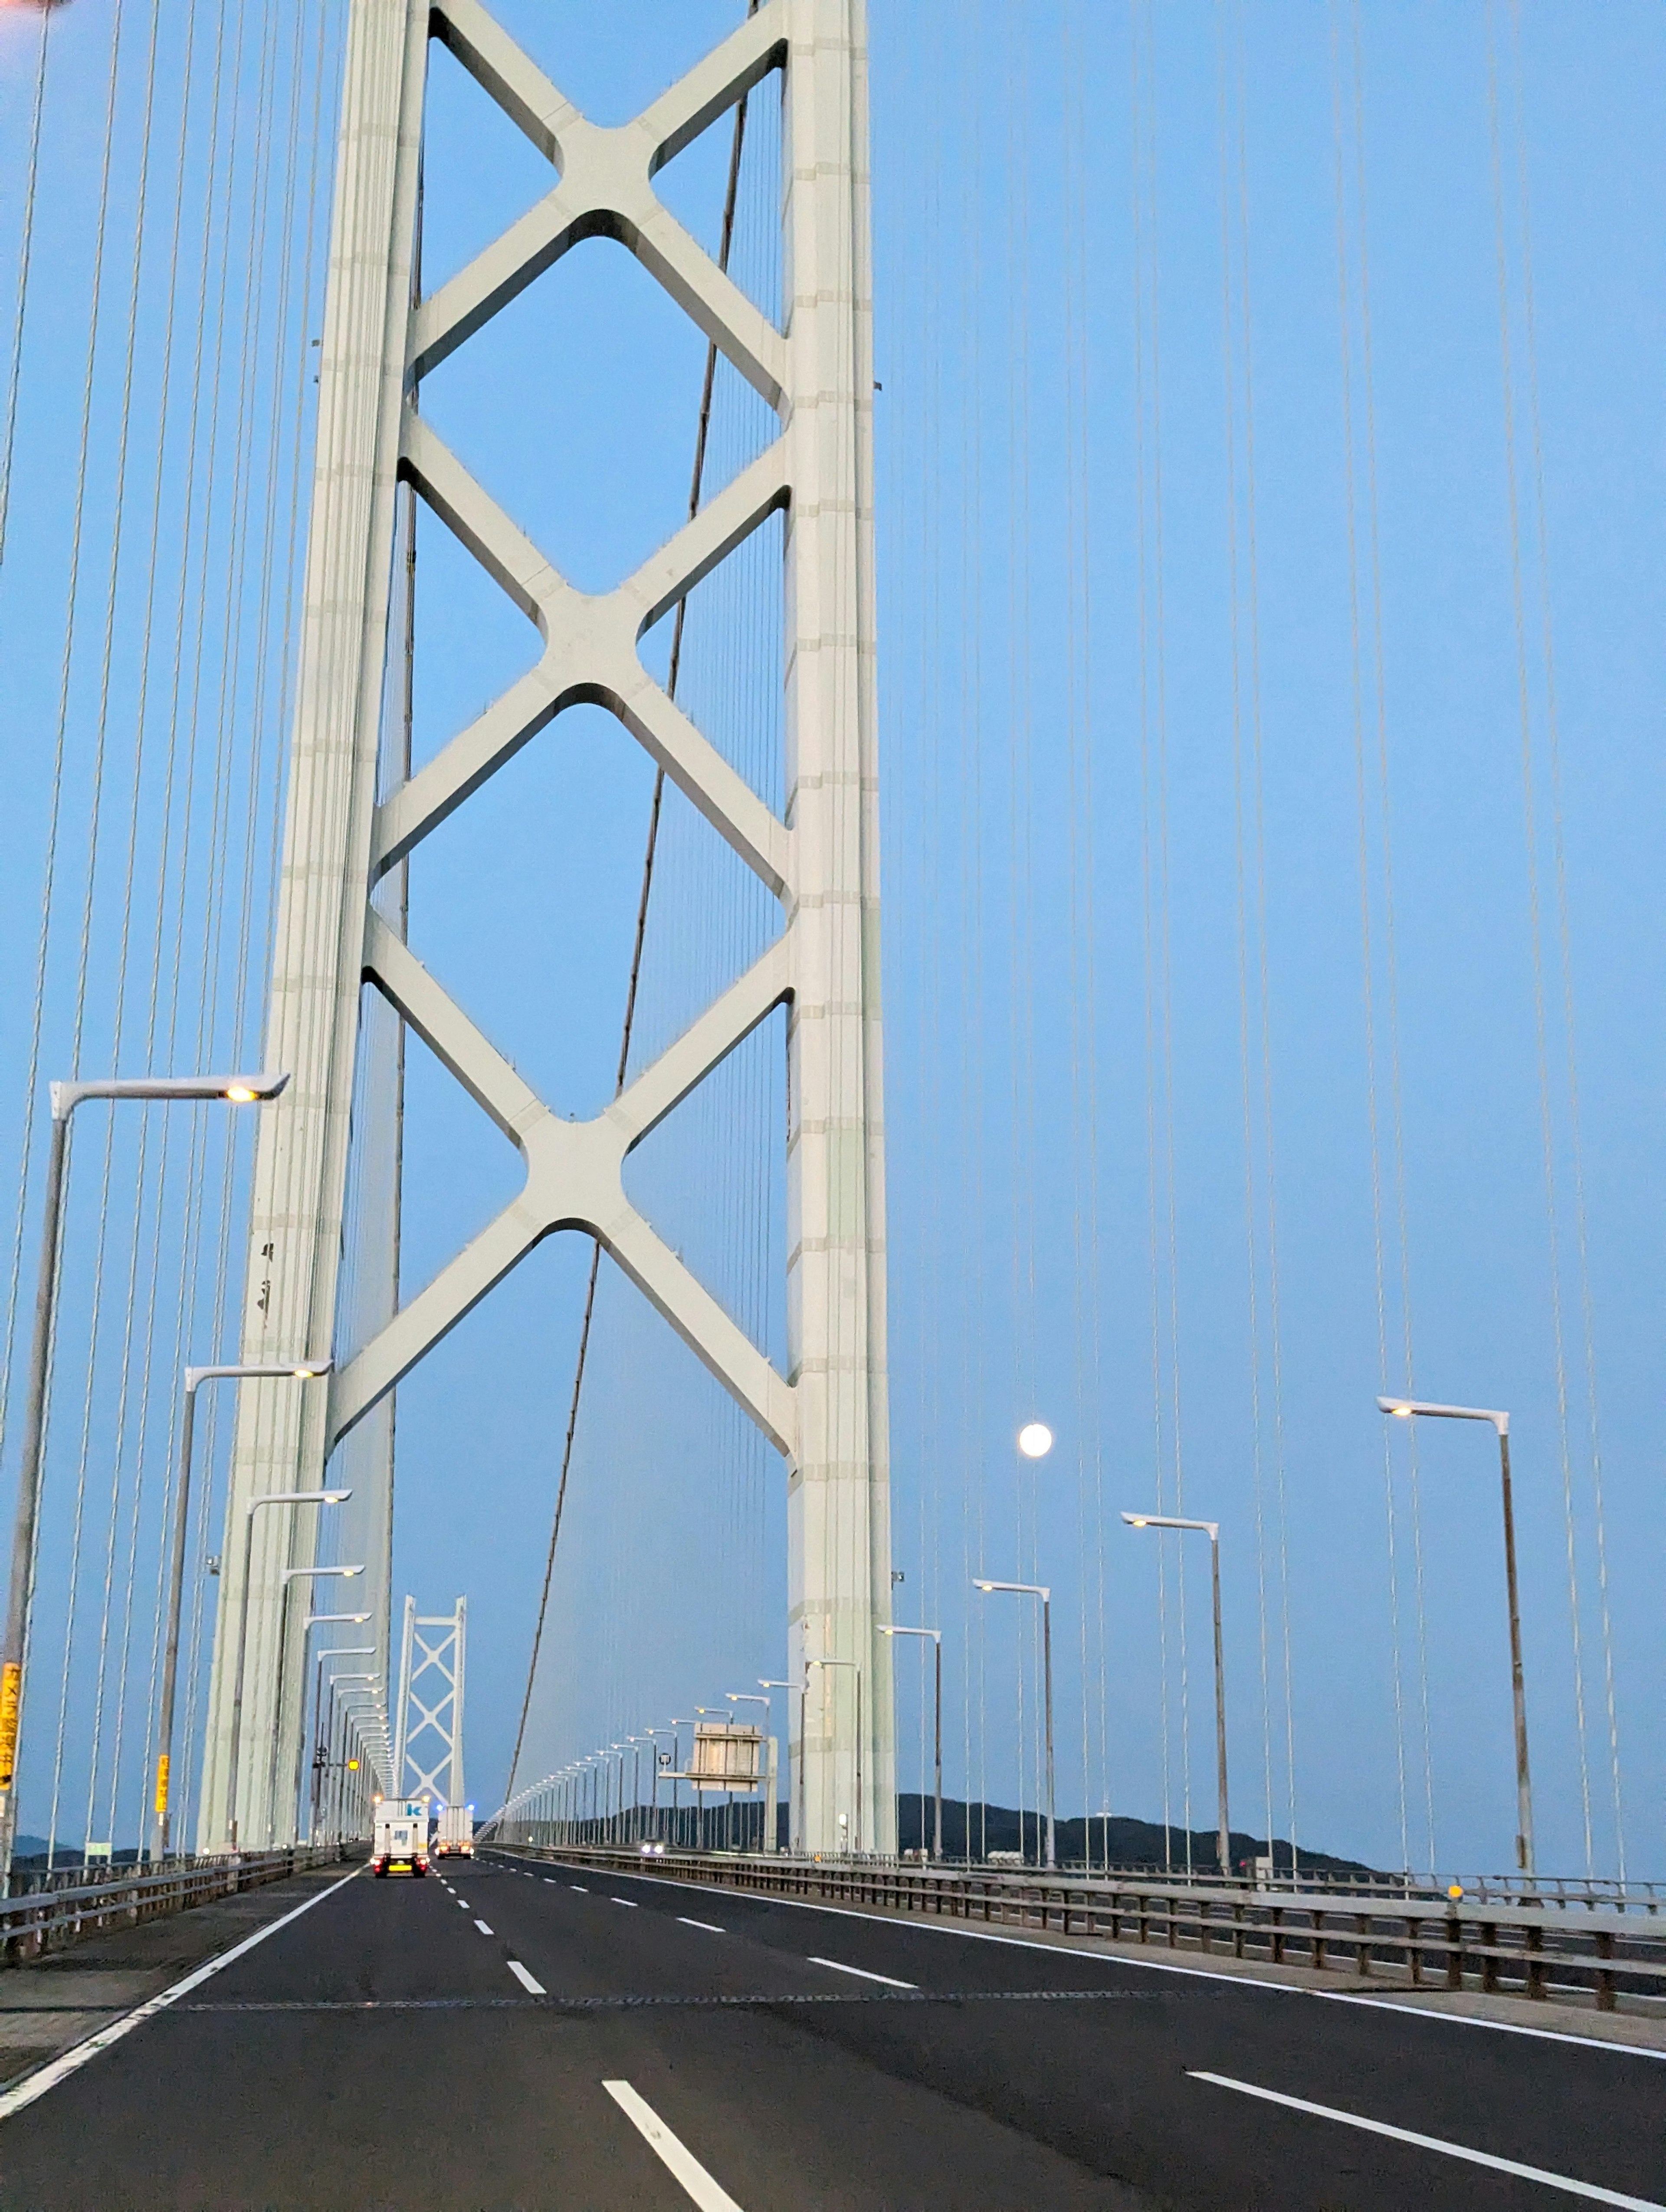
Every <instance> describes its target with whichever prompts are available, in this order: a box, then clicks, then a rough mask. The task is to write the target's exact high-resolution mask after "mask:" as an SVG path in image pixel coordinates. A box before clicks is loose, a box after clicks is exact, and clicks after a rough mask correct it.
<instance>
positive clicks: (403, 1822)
mask: <svg viewBox="0 0 1666 2212" xmlns="http://www.w3.org/2000/svg"><path fill="white" fill-rule="evenodd" d="M370 1871H371V1873H372V1874H374V1875H376V1876H377V1877H378V1879H380V1877H382V1876H383V1875H390V1874H408V1875H424V1874H426V1873H427V1872H428V1807H427V1806H426V1805H423V1804H419V1803H417V1802H416V1801H415V1800H414V1799H405V1798H399V1797H384V1798H383V1799H382V1801H381V1802H380V1804H379V1805H378V1806H377V1808H376V1826H375V1831H374V1841H373V1843H372V1845H371V1851H370Z"/></svg>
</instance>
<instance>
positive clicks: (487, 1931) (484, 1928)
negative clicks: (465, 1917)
mask: <svg viewBox="0 0 1666 2212" xmlns="http://www.w3.org/2000/svg"><path fill="white" fill-rule="evenodd" d="M474 1924H475V1926H476V1927H477V1929H479V1930H480V1932H481V1934H482V1935H483V1936H489V1935H490V1934H491V1932H492V1931H491V1929H489V1928H488V1927H487V1925H486V1923H485V1922H484V1921H483V1920H477V1921H476V1922H475V1923H474Z"/></svg>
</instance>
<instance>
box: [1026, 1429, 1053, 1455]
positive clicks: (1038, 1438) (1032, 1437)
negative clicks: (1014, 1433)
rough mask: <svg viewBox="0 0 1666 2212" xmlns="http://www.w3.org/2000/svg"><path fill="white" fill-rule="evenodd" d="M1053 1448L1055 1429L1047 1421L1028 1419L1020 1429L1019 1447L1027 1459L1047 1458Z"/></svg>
mask: <svg viewBox="0 0 1666 2212" xmlns="http://www.w3.org/2000/svg"><path fill="white" fill-rule="evenodd" d="M1018 1449H1019V1450H1020V1451H1021V1452H1022V1453H1023V1454H1024V1455H1025V1459H1045V1458H1046V1457H1047V1455H1048V1454H1049V1452H1050V1451H1051V1450H1052V1449H1053V1431H1052V1430H1051V1429H1049V1427H1048V1425H1047V1424H1046V1422H1045V1421H1026V1422H1025V1425H1024V1426H1023V1427H1022V1428H1021V1429H1020V1430H1019V1431H1018Z"/></svg>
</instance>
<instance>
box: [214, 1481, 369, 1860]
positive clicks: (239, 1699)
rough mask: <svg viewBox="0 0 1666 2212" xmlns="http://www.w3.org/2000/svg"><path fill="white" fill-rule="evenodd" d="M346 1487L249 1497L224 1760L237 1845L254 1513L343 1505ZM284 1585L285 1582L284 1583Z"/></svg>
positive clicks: (232, 1839)
mask: <svg viewBox="0 0 1666 2212" xmlns="http://www.w3.org/2000/svg"><path fill="white" fill-rule="evenodd" d="M352 1495H353V1493H352V1492H351V1491H350V1490H269V1491H268V1492H266V1494H265V1496H264V1498H251V1499H250V1501H249V1510H248V1514H247V1516H246V1520H245V1522H244V1527H243V1589H242V1593H241V1598H240V1603H239V1606H238V1613H237V1674H236V1677H235V1680H234V1685H233V1689H232V1700H231V1753H230V1756H229V1758H228V1760H227V1764H226V1836H227V1840H228V1843H229V1844H230V1846H231V1848H232V1850H236V1849H237V1767H238V1761H239V1759H240V1756H241V1753H242V1748H243V1743H242V1738H243V1681H244V1677H245V1675H246V1673H247V1670H248V1657H249V1575H250V1572H251V1570H252V1565H253V1560H254V1516H255V1515H256V1514H257V1513H258V1512H259V1510H260V1509H261V1507H262V1506H263V1505H344V1504H346V1502H347V1500H348V1499H349V1498H350V1497H351V1496H352ZM285 1587H286V1588H287V1585H285Z"/></svg>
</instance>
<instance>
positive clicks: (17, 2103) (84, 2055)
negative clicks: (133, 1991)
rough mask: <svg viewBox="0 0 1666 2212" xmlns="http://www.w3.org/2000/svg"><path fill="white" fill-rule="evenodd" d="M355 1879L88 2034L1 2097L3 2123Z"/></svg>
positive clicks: (348, 1878) (316, 1897) (339, 1884)
mask: <svg viewBox="0 0 1666 2212" xmlns="http://www.w3.org/2000/svg"><path fill="white" fill-rule="evenodd" d="M354 1880H356V1875H350V1874H348V1875H343V1876H342V1878H341V1881H332V1882H331V1885H330V1887H329V1888H328V1889H321V1890H319V1892H318V1893H316V1895H314V1896H312V1897H308V1898H303V1899H302V1900H301V1903H300V1904H299V1905H296V1907H295V1911H293V1912H286V1913H285V1914H284V1915H283V1918H282V1919H281V1920H272V1921H269V1922H268V1923H267V1924H266V1925H265V1927H264V1928H257V1929H255V1931H254V1933H253V1935H252V1936H245V1937H244V1938H243V1940H242V1942H240V1943H234V1944H233V1945H232V1947H231V1948H230V1950H229V1951H222V1953H221V1954H220V1956H219V1957H218V1958H217V1959H210V1960H209V1962H208V1964H207V1966H198V1968H197V1970H196V1972H194V1973H190V1974H187V1975H186V1976H185V1979H184V1980H183V1981H182V1982H175V1983H174V1984H173V1987H172V1988H171V1989H167V1990H162V1991H161V1995H160V1996H154V1997H148V1998H147V1999H146V2000H145V2002H143V2004H142V2005H138V2006H136V2007H135V2008H134V2009H133V2011H131V2012H130V2013H124V2014H123V2015H122V2017H121V2018H120V2019H119V2020H113V2021H111V2023H110V2025H109V2027H101V2028H100V2030H99V2031H98V2033H97V2034H96V2035H89V2036H88V2039H87V2040H86V2042H85V2043H77V2044H76V2045H75V2047H74V2049H73V2050H70V2051H65V2052H64V2055H63V2056H62V2057H59V2058H54V2059H53V2060H52V2063H51V2064H50V2065H47V2066H43V2067H42V2068H41V2069H40V2072H39V2073H38V2074H31V2075H29V2077H28V2079H27V2081H20V2082H19V2083H18V2084H17V2086H16V2087H15V2088H13V2089H8V2090H7V2091H6V2093H5V2094H4V2095H3V2096H0V2120H8V2119H9V2118H11V2116H12V2114H13V2113H14V2112H21V2111H22V2109H23V2107H24V2106H25V2105H32V2104H33V2102H34V2100H35V2099H36V2098H37V2097H44V2096H45V2095H46V2092H47V2090H48V2089H55V2088H56V2087H58V2083H59V2082H60V2081H63V2080H64V2078H65V2077H66V2076H67V2075H70V2074H74V2073H76V2072H78V2071H79V2069H81V2068H82V2067H83V2066H84V2065H85V2064H86V2063H87V2062H88V2059H89V2058H96V2057H98V2055H99V2053H100V2051H107V2050H108V2049H109V2048H110V2046H111V2045H112V2043H119V2042H120V2041H121V2039H122V2038H123V2036H125V2035H131V2033H133V2030H134V2029H135V2028H136V2027H143V2024H144V2022H145V2021H148V2020H149V2019H150V2018H151V2017H152V2016H153V2015H155V2014H156V2013H159V2012H165V2011H166V2010H167V2008H168V2006H169V2005H171V2004H176V2003H177V2002H179V1999H180V1998H181V1997H183V1996H189V1995H190V1993H191V1991H192V1990H194V1989H196V1988H198V1986H199V1985H200V1984H202V1983H204V1982H205V1981H207V1980H208V1978H209V1977H210V1975H211V1974H217V1973H218V1972H220V1969H221V1968H222V1966H230V1965H231V1964H232V1963H233V1961H234V1960H238V1959H240V1958H242V1957H243V1955H244V1954H245V1953H246V1952H249V1951H252V1950H253V1948H254V1947H255V1945H256V1944H257V1943H264V1942H265V1940H266V1938H267V1937H268V1936H276V1935H277V1931H278V1929H280V1928H287V1927H288V1926H289V1923H290V1922H291V1921H292V1920H299V1919H300V1917H301V1914H302V1913H303V1912H310V1911H312V1909H313V1906H314V1905H322V1904H323V1902H324V1900H325V1898H326V1897H333V1896H334V1895H335V1893H336V1892H337V1890H338V1889H340V1888H341V1887H343V1886H344V1884H345V1883H347V1882H350V1881H354Z"/></svg>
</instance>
